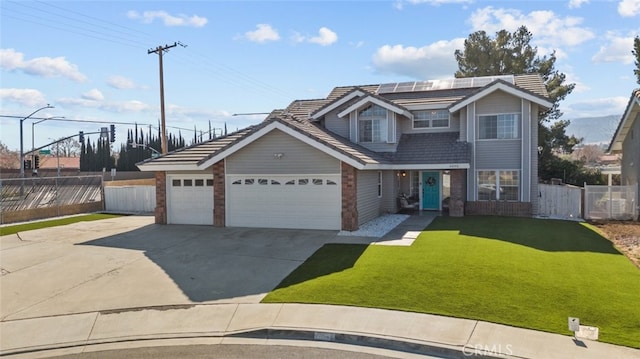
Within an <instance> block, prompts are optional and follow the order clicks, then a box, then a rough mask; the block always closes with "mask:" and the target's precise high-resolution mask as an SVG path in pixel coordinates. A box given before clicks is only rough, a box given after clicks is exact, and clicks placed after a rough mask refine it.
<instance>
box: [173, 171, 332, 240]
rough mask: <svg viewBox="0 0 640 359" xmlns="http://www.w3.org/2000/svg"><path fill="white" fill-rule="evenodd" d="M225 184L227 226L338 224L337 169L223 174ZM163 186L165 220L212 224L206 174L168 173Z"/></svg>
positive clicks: (313, 226)
mask: <svg viewBox="0 0 640 359" xmlns="http://www.w3.org/2000/svg"><path fill="white" fill-rule="evenodd" d="M185 181H186V182H185ZM178 184H179V185H178ZM196 184H197V185H196ZM209 184H210V185H209ZM225 185H226V225H227V226H228V227H263V228H307V229H332V230H336V229H340V227H341V202H342V201H341V185H340V175H339V174H336V175H228V176H227V178H226V183H225ZM167 186H168V192H169V193H170V195H168V203H167V205H168V207H169V208H168V222H169V223H175V224H178V223H180V224H213V181H212V180H211V176H210V175H207V176H196V175H190V176H178V175H175V176H174V175H170V176H169V178H168V180H167Z"/></svg>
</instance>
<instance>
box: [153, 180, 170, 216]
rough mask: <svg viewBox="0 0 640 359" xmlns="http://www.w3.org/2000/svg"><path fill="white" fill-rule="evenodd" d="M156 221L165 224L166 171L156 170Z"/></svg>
mask: <svg viewBox="0 0 640 359" xmlns="http://www.w3.org/2000/svg"><path fill="white" fill-rule="evenodd" d="M155 216H156V223H157V224H167V172H164V171H156V210H155Z"/></svg>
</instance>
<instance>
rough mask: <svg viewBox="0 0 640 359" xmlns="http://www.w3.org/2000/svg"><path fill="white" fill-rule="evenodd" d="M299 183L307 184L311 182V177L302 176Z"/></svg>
mask: <svg viewBox="0 0 640 359" xmlns="http://www.w3.org/2000/svg"><path fill="white" fill-rule="evenodd" d="M298 184H299V185H303V186H304V185H306V184H309V179H308V178H300V179H299V180H298Z"/></svg>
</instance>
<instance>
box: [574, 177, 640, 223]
mask: <svg viewBox="0 0 640 359" xmlns="http://www.w3.org/2000/svg"><path fill="white" fill-rule="evenodd" d="M584 190H585V219H617V220H630V219H634V218H636V215H637V213H636V211H637V208H636V206H637V205H638V204H637V203H635V201H636V198H637V197H636V191H638V186H637V185H634V186H590V185H585V186H584Z"/></svg>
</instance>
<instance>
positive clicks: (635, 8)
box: [618, 0, 640, 17]
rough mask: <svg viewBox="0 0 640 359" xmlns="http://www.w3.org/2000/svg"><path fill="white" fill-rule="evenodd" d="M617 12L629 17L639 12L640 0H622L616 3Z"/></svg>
mask: <svg viewBox="0 0 640 359" xmlns="http://www.w3.org/2000/svg"><path fill="white" fill-rule="evenodd" d="M618 14H620V15H621V16H624V17H631V16H636V15H638V14H640V0H622V1H620V2H619V3H618Z"/></svg>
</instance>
